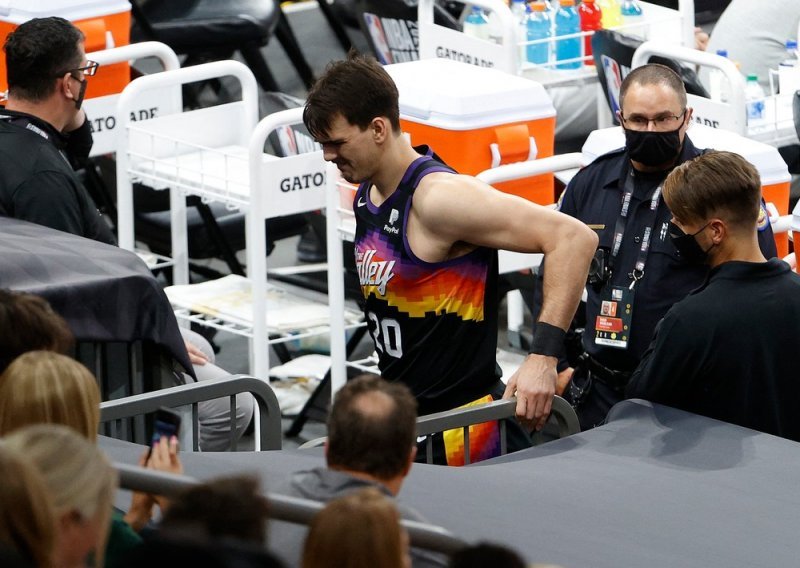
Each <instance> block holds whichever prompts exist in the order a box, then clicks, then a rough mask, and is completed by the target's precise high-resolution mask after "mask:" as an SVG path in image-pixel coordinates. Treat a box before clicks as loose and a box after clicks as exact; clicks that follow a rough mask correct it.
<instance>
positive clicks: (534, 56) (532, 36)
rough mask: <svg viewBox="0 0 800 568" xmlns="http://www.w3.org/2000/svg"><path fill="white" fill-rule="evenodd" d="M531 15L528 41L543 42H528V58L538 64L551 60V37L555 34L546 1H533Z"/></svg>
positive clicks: (544, 63)
mask: <svg viewBox="0 0 800 568" xmlns="http://www.w3.org/2000/svg"><path fill="white" fill-rule="evenodd" d="M530 7H531V15H530V16H529V17H528V41H537V40H538V41H541V43H534V44H528V48H527V59H528V61H529V62H531V63H535V64H536V65H546V64H547V63H549V62H550V41H548V40H549V39H550V37H552V35H553V31H552V28H551V26H552V22H551V21H550V12H549V10H548V6H547V4H546V3H545V2H532V3H531V4H530Z"/></svg>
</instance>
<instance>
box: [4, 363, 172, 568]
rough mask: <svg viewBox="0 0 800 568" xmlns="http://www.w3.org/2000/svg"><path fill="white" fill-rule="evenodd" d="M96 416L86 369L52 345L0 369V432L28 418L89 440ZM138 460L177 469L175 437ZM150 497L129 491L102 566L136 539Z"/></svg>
mask: <svg viewBox="0 0 800 568" xmlns="http://www.w3.org/2000/svg"><path fill="white" fill-rule="evenodd" d="M99 422H100V389H99V388H98V386H97V382H96V380H95V378H94V376H92V374H91V372H89V370H88V369H87V368H86V367H84V366H83V365H81V364H80V363H79V362H77V361H75V360H74V359H70V358H69V357H67V356H65V355H60V354H58V353H53V352H51V351H30V352H28V353H24V354H22V355H20V356H19V357H17V358H16V359H15V360H14V361H13V362H12V363H11V364H10V365H9V366H8V368H7V369H6V370H5V371H4V372H3V373H2V374H0V436H5V435H7V434H8V433H10V432H13V431H15V430H17V429H19V428H21V427H23V426H27V425H31V424H44V423H46V424H61V425H64V426H68V427H70V428H72V429H73V430H75V431H76V432H78V433H79V434H80V435H82V436H83V437H84V438H86V439H87V440H89V441H91V442H92V443H94V442H96V440H97V430H98V426H99ZM139 465H140V466H145V465H147V466H148V467H151V468H153V469H159V470H161V471H168V472H170V473H182V472H183V467H182V465H181V463H180V460H179V458H178V443H177V439H174V440H164V441H163V442H161V443H159V444H158V445H157V446H156V447H154V448H153V455H152V456H151V459H150V461H149V462H147V455H146V454H145V455H143V456H142V457H141V459H140V460H139ZM153 505H154V498H153V497H151V496H150V495H146V494H144V493H134V494H133V498H132V499H131V506H130V508H129V509H128V512H127V513H126V514H125V516H124V518H122V517H121V516H120V515H119V514H116V515H115V516H114V518H113V520H112V525H111V536H110V538H109V540H108V548H107V549H106V554H105V557H106V566H107V567H109V568H113V566H115V565H117V564H118V563H119V562H120V561H121V560H122V559H124V558H125V556H126V555H127V554H128V552H129V551H130V550H132V549H133V548H134V547H136V546H138V545H139V544H141V542H142V540H141V538H140V537H139V535H138V534H137V533H136V531H139V530H141V529H142V528H143V527H144V526H145V525H146V524H147V522H148V521H149V520H150V518H151V516H152V511H153Z"/></svg>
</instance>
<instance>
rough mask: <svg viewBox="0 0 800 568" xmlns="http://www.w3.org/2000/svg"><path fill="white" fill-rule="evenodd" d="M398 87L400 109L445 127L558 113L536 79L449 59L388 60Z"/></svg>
mask: <svg viewBox="0 0 800 568" xmlns="http://www.w3.org/2000/svg"><path fill="white" fill-rule="evenodd" d="M385 69H386V71H387V72H388V73H389V75H391V77H392V79H394V82H395V84H396V85H397V90H398V91H399V92H400V114H401V116H403V117H404V118H409V119H413V120H415V121H417V122H424V123H425V124H429V125H430V126H435V127H439V128H443V129H446V130H472V129H475V128H484V127H489V126H496V125H498V124H509V123H512V122H524V121H529V120H536V119H539V118H549V117H553V116H555V115H556V110H555V108H554V107H553V103H552V101H551V100H550V95H549V94H548V93H547V91H545V89H544V87H543V86H542V85H541V84H540V83H537V82H535V81H531V80H530V79H525V78H523V77H519V76H517V75H511V74H509V73H504V72H502V71H497V70H496V69H490V68H488V67H479V66H477V65H469V64H467V63H461V62H458V61H452V60H450V59H439V58H437V59H423V60H419V61H409V62H406V63H395V64H393V65H387V66H386V67H385Z"/></svg>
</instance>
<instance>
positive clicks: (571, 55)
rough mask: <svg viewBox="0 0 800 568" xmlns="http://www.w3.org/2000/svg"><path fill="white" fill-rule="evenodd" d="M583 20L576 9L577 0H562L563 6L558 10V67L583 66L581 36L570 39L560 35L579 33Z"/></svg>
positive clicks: (573, 67) (575, 67) (574, 67)
mask: <svg viewBox="0 0 800 568" xmlns="http://www.w3.org/2000/svg"><path fill="white" fill-rule="evenodd" d="M580 32H581V20H580V17H579V16H578V11H577V10H576V9H575V0H561V7H560V8H559V9H558V12H556V61H557V62H560V61H567V60H571V61H567V62H566V63H556V69H579V68H580V66H581V59H580V58H581V38H580V36H578V35H575V37H571V38H568V39H558V36H564V35H573V34H579V33H580Z"/></svg>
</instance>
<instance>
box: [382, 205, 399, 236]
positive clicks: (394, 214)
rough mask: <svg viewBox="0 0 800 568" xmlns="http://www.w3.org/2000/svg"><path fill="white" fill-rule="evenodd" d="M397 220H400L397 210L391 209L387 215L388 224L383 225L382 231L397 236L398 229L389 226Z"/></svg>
mask: <svg viewBox="0 0 800 568" xmlns="http://www.w3.org/2000/svg"><path fill="white" fill-rule="evenodd" d="M399 218H400V212H399V211H398V210H397V209H392V211H391V212H390V213H389V224H388V225H384V226H383V230H384V231H386V232H387V233H391V234H393V235H399V234H400V229H398V228H397V227H393V226H391V225H394V223H395V221H397V220H398V219H399Z"/></svg>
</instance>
